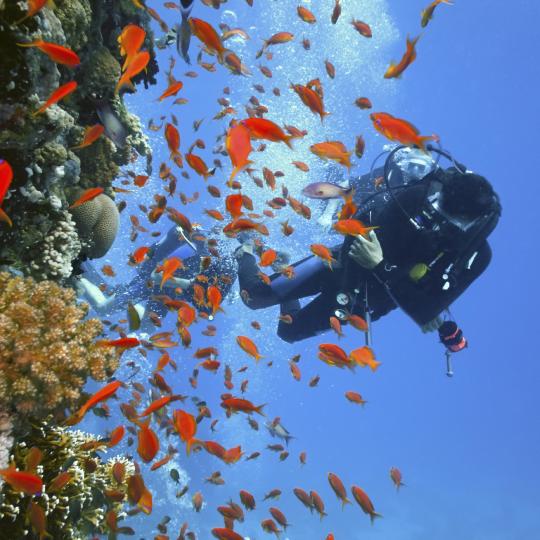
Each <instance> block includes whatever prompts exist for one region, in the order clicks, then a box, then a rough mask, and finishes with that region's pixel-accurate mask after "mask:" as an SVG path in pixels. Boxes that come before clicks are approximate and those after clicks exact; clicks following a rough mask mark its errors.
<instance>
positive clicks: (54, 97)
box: [32, 81, 77, 116]
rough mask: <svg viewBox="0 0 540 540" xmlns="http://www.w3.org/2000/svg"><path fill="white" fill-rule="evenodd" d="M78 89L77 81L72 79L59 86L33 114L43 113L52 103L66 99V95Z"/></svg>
mask: <svg viewBox="0 0 540 540" xmlns="http://www.w3.org/2000/svg"><path fill="white" fill-rule="evenodd" d="M76 89H77V83H76V82H75V81H70V82H68V83H66V84H63V85H62V86H60V87H58V88H57V89H56V90H55V91H54V92H53V93H52V94H51V95H50V97H49V99H48V100H47V101H46V102H45V103H44V104H43V105H42V106H41V107H40V108H39V109H38V110H37V111H35V112H33V113H32V116H36V115H38V114H41V113H42V112H44V111H45V110H47V109H48V108H49V107H50V106H51V105H54V104H55V103H58V102H59V101H60V100H61V99H64V98H65V97H66V96H68V95H69V94H71V93H72V92H74V91H75V90H76Z"/></svg>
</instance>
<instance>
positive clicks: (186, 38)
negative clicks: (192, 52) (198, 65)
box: [175, 0, 193, 64]
mask: <svg viewBox="0 0 540 540" xmlns="http://www.w3.org/2000/svg"><path fill="white" fill-rule="evenodd" d="M180 3H181V11H182V24H181V25H176V27H175V30H176V49H177V50H178V54H179V55H180V56H181V57H182V58H183V59H184V60H185V61H186V63H187V64H191V60H190V58H189V43H190V41H191V27H190V26H189V20H188V19H189V14H190V13H191V8H192V7H193V0H181V1H180Z"/></svg>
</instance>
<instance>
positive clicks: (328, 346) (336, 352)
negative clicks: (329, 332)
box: [318, 343, 352, 368]
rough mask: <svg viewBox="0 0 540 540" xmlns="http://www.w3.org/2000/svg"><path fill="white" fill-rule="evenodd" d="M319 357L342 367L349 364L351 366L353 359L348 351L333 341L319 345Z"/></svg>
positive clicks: (330, 363)
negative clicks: (348, 355) (348, 354)
mask: <svg viewBox="0 0 540 540" xmlns="http://www.w3.org/2000/svg"><path fill="white" fill-rule="evenodd" d="M318 356H319V358H320V359H321V360H322V361H323V362H326V363H327V364H329V365H332V366H337V367H339V368H342V367H343V366H347V367H349V368H351V367H352V366H351V362H352V361H351V360H349V358H348V357H347V353H346V352H345V351H344V350H343V349H342V348H341V347H338V346H337V345H335V344H333V343H322V344H321V345H319V355H318Z"/></svg>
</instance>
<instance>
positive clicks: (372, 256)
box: [349, 231, 383, 270]
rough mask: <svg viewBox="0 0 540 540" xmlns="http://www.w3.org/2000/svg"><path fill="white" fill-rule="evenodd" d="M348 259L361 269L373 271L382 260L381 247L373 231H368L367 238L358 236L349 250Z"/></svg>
mask: <svg viewBox="0 0 540 540" xmlns="http://www.w3.org/2000/svg"><path fill="white" fill-rule="evenodd" d="M349 257H350V258H351V259H352V260H353V261H354V262H355V263H357V264H359V265H360V266H362V267H363V268H367V269H368V270H373V268H375V267H376V266H377V265H378V264H379V263H380V262H381V261H382V260H383V252H382V247H381V244H380V242H379V239H378V238H377V235H376V234H375V231H369V238H364V237H363V236H362V235H360V234H359V235H358V236H357V237H356V240H355V241H354V242H353V244H352V246H351V249H350V250H349Z"/></svg>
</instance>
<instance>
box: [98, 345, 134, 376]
mask: <svg viewBox="0 0 540 540" xmlns="http://www.w3.org/2000/svg"><path fill="white" fill-rule="evenodd" d="M96 343H97V344H98V345H100V346H101V347H118V348H120V349H132V348H133V347H137V346H139V345H140V343H141V342H140V341H139V340H138V339H137V338H130V337H125V338H120V339H113V340H108V339H104V340H101V341H97V342H96ZM111 384H112V383H111Z"/></svg>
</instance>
